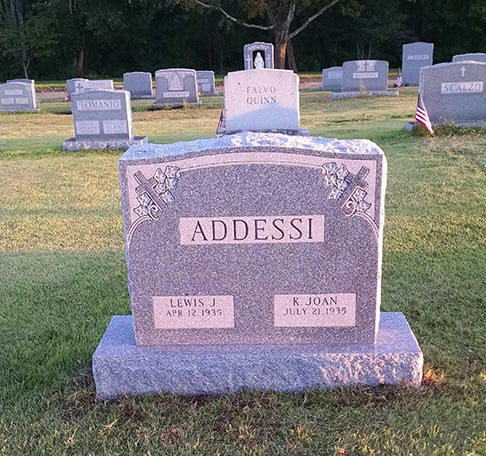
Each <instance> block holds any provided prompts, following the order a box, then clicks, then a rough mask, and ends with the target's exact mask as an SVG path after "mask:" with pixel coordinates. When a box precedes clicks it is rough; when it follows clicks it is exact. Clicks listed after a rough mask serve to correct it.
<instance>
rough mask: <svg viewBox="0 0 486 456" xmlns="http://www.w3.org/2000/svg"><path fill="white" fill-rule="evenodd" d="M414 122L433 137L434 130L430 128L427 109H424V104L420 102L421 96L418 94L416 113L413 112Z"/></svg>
mask: <svg viewBox="0 0 486 456" xmlns="http://www.w3.org/2000/svg"><path fill="white" fill-rule="evenodd" d="M415 120H416V121H417V122H418V123H419V124H421V125H423V126H424V127H425V128H426V129H427V131H428V132H429V133H430V134H431V136H434V129H433V128H432V124H431V123H430V119H429V114H428V113H427V109H426V108H425V105H424V102H423V100H422V95H421V94H420V92H419V94H418V100H417V111H415Z"/></svg>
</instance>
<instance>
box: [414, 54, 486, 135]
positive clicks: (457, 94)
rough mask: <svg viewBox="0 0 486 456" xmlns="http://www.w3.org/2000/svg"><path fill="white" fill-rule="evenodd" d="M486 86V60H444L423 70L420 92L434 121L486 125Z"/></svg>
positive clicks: (464, 124) (468, 125)
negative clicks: (481, 61)
mask: <svg viewBox="0 0 486 456" xmlns="http://www.w3.org/2000/svg"><path fill="white" fill-rule="evenodd" d="M485 86H486V63H480V62H455V63H440V64H438V65H432V66H427V67H424V68H422V69H421V70H420V93H421V94H422V100H423V103H424V105H425V107H426V109H427V112H428V114H429V118H430V121H431V123H432V124H433V125H440V124H444V123H449V122H454V123H456V124H458V125H460V126H464V127H474V126H486V90H485ZM412 125H413V124H407V128H411V127H412Z"/></svg>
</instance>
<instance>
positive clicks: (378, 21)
mask: <svg viewBox="0 0 486 456" xmlns="http://www.w3.org/2000/svg"><path fill="white" fill-rule="evenodd" d="M253 41H269V42H272V43H274V45H275V62H276V66H277V67H278V68H291V69H294V70H296V71H301V72H305V71H320V70H321V69H322V68H326V67H329V66H334V65H340V64H342V62H343V61H346V60H353V59H361V58H373V59H384V60H388V61H389V62H390V65H391V66H392V67H399V66H400V64H401V46H402V44H403V43H407V42H412V41H429V42H433V43H434V44H435V50H434V61H435V62H442V61H450V59H451V57H452V56H453V55H454V54H458V53H464V52H486V1H485V0H0V80H5V79H7V78H13V77H30V78H35V79H66V78H71V77H81V76H84V77H91V78H99V77H116V76H119V77H120V76H121V75H122V74H123V73H124V72H126V71H151V72H154V71H155V70H157V69H160V68H171V67H179V68H181V67H182V68H195V69H201V70H202V69H207V70H214V71H215V72H216V73H219V74H224V73H226V72H228V71H232V70H238V69H242V68H243V45H244V44H246V43H250V42H253Z"/></svg>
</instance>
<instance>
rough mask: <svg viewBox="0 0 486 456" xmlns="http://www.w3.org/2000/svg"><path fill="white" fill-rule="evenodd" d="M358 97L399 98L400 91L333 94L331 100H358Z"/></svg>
mask: <svg viewBox="0 0 486 456" xmlns="http://www.w3.org/2000/svg"><path fill="white" fill-rule="evenodd" d="M357 97H398V90H368V91H366V92H364V91H346V92H331V98H357Z"/></svg>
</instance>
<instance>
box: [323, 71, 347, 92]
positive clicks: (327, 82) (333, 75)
mask: <svg viewBox="0 0 486 456" xmlns="http://www.w3.org/2000/svg"><path fill="white" fill-rule="evenodd" d="M342 86H343V67H340V66H334V67H330V68H325V69H324V70H322V85H321V88H322V90H332V91H334V92H338V91H340V90H341V89H342Z"/></svg>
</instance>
